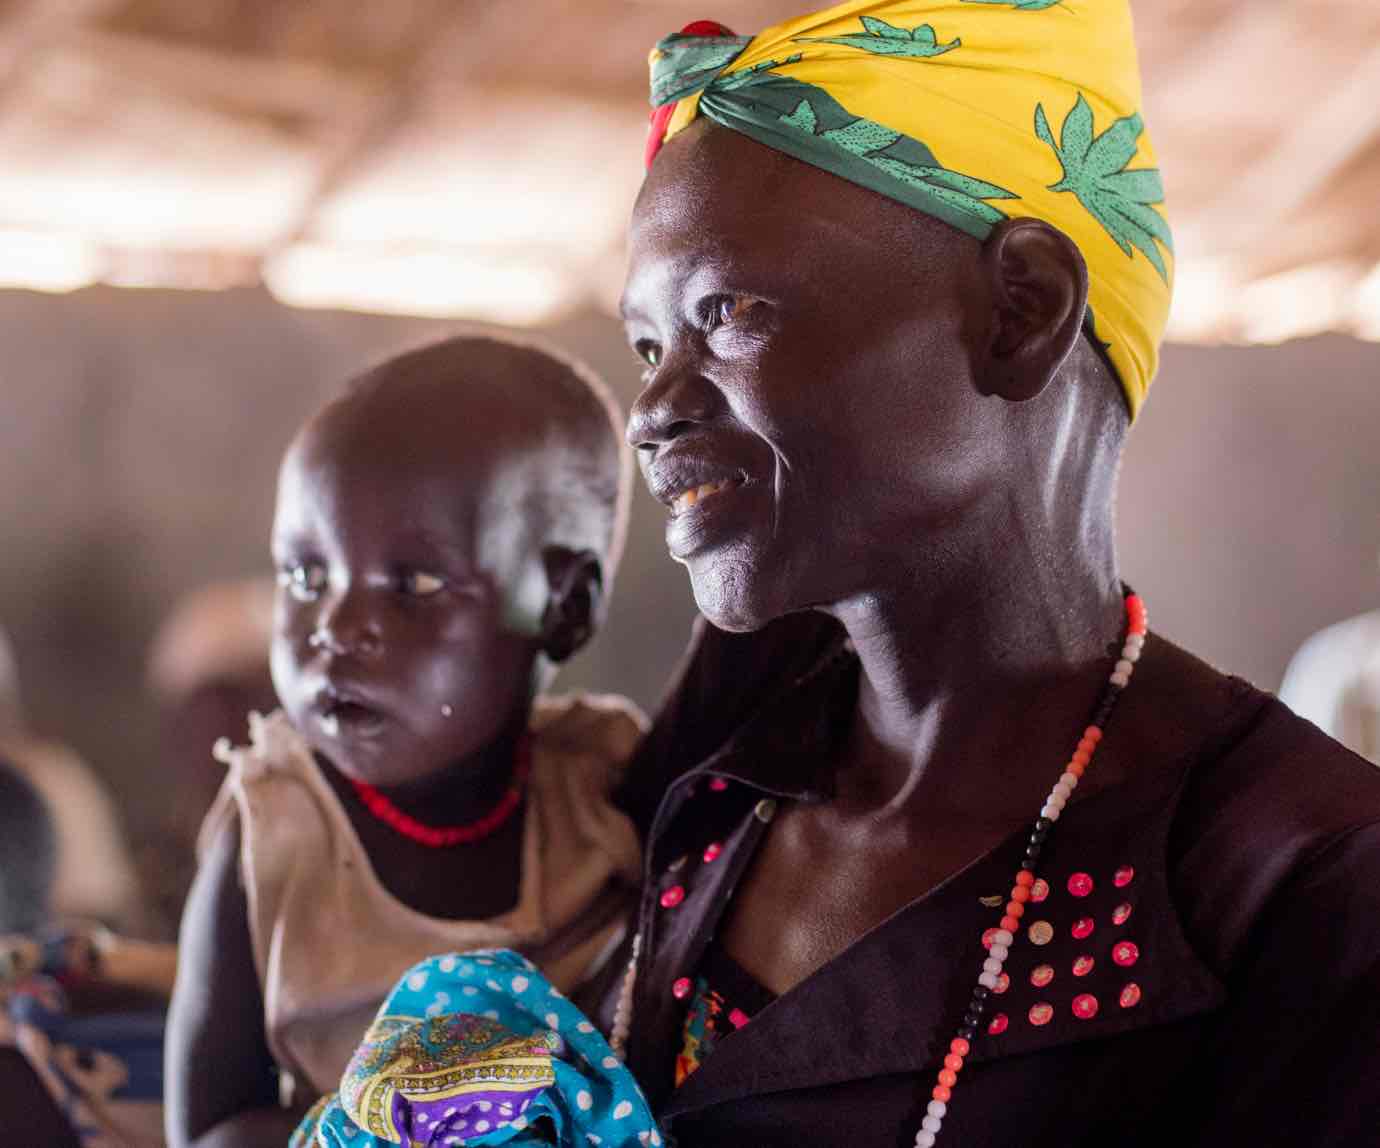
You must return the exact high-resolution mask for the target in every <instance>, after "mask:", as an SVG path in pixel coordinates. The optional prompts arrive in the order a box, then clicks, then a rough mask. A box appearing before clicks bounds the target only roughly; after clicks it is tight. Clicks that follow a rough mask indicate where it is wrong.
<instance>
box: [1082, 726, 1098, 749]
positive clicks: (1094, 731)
mask: <svg viewBox="0 0 1380 1148" xmlns="http://www.w3.org/2000/svg"><path fill="white" fill-rule="evenodd" d="M1083 736H1084V737H1085V738H1087V739H1088V740H1089V741H1090V742H1092V743H1093V745H1096V744H1097V743H1098V742H1099V741H1101V740H1102V730H1101V729H1100V728H1099V727H1098V726H1095V725H1090V726H1088V728H1087V729H1085V730H1084V731H1083Z"/></svg>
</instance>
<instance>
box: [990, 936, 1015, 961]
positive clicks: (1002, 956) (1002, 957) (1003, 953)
mask: <svg viewBox="0 0 1380 1148" xmlns="http://www.w3.org/2000/svg"><path fill="white" fill-rule="evenodd" d="M987 951H988V952H989V953H991V954H992V956H993V957H994V958H995V959H996V960H998V961H1002V962H1005V961H1006V958H1007V957H1009V956H1010V955H1011V950H1010V949H1009V948H1007V946H1005V945H1000V944H998V943H997V942H996V941H993V942H992V947H991V948H990V949H988V950H987Z"/></svg>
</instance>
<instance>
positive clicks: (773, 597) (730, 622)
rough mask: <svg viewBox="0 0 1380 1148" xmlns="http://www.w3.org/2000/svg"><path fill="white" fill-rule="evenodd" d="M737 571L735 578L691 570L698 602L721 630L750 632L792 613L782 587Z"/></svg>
mask: <svg viewBox="0 0 1380 1148" xmlns="http://www.w3.org/2000/svg"><path fill="white" fill-rule="evenodd" d="M737 573H738V574H739V576H738V577H731V578H723V577H699V576H697V575H696V573H695V571H694V570H693V569H692V570H691V573H690V585H691V588H692V589H693V590H694V593H695V605H696V606H698V607H699V611H700V613H701V614H703V615H704V616H705V617H706V618H707V619H709V621H710V623H712V624H713V625H714V626H715V627H716V628H717V629H720V630H725V631H727V632H728V633H730V634H748V633H751V632H752V631H754V630H760V629H761V628H762V627H763V626H765V625H767V624H768V623H770V622H773V621H775V620H776V619H777V618H779V617H781V616H782V615H783V614H787V613H789V612H790V611H789V609H788V608H787V607H785V606H784V605H782V604H781V603H780V602H779V601H778V600H777V599H778V598H779V587H772V586H762V585H760V584H758V583H757V582H756V580H755V579H751V578H747V577H744V576H743V575H744V574H745V573H746V572H745V571H741V570H740V571H738V572H737Z"/></svg>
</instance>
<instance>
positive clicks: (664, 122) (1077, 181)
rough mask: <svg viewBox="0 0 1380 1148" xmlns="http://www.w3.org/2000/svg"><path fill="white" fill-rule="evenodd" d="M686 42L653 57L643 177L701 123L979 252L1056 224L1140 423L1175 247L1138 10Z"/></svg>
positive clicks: (867, 13) (892, 19) (898, 1)
mask: <svg viewBox="0 0 1380 1148" xmlns="http://www.w3.org/2000/svg"><path fill="white" fill-rule="evenodd" d="M690 29H691V31H690V32H689V33H688V34H687V33H681V34H677V35H673V36H668V37H667V38H666V39H664V40H662V41H661V42H660V43H659V44H658V45H657V47H656V49H655V51H653V53H652V56H651V70H652V91H651V98H652V106H653V108H654V112H653V116H652V139H651V140H650V141H649V146H648V163H649V164H650V163H651V162H652V159H653V158H654V157H655V155H656V151H657V149H658V148H659V147H660V146H661V144H662V143H663V142H665V141H666V140H669V139H671V138H672V137H673V136H675V135H676V134H677V133H678V132H680V131H682V130H683V129H684V128H686V127H688V126H689V124H690V123H691V122H692V121H693V120H694V119H695V117H696V116H699V115H703V116H706V117H708V118H709V119H711V120H713V121H714V122H715V123H718V124H721V125H723V126H724V127H727V128H731V129H732V130H734V131H737V132H741V133H743V134H744V135H747V136H750V137H751V138H752V139H755V140H757V141H758V142H759V143H762V144H765V145H766V146H767V147H771V148H774V149H776V150H778V151H781V152H785V153H786V154H787V155H791V156H794V157H795V158H796V159H799V160H802V161H804V162H805V163H808V164H812V165H813V166H815V167H820V168H823V169H824V170H826V171H830V172H833V173H834V174H835V175H838V176H841V177H842V178H844V179H847V180H850V181H851V182H853V183H857V184H861V185H862V186H864V187H867V188H870V189H871V190H873V191H876V192H879V193H880V194H882V195H885V196H888V197H889V198H891V199H895V200H898V201H900V202H901V203H905V204H908V205H909V206H911V207H914V208H916V209H917V210H919V211H923V212H925V213H926V214H928V215H931V216H934V217H935V218H937V219H940V220H943V221H944V222H945V223H948V224H949V225H951V226H953V227H956V228H958V229H959V230H961V231H964V232H967V233H968V234H969V235H972V236H974V237H976V238H978V239H985V238H986V237H987V235H988V234H989V233H990V232H991V229H992V227H993V226H994V225H996V224H997V223H999V222H1001V221H1002V220H1003V219H1007V218H1018V217H1034V218H1037V219H1043V220H1045V221H1047V222H1048V223H1050V224H1052V225H1054V226H1055V227H1057V228H1059V230H1061V231H1063V232H1064V233H1065V234H1067V235H1068V236H1069V237H1070V238H1071V239H1073V241H1074V242H1075V243H1077V245H1078V247H1079V249H1080V250H1081V251H1082V253H1083V257H1084V259H1085V260H1086V262H1087V265H1088V274H1089V280H1090V282H1089V289H1088V312H1089V313H1088V316H1087V321H1086V329H1087V333H1088V336H1089V338H1091V339H1093V340H1095V341H1096V343H1097V344H1098V345H1099V346H1100V347H1102V348H1103V350H1104V351H1105V353H1106V355H1107V357H1108V358H1109V359H1110V361H1111V363H1112V364H1113V366H1114V367H1115V369H1116V371H1117V374H1118V376H1119V377H1120V380H1121V383H1122V386H1123V387H1124V388H1125V391H1126V396H1127V400H1128V403H1129V405H1130V409H1131V413H1132V415H1133V416H1134V415H1135V414H1136V413H1137V412H1138V411H1139V409H1140V406H1141V404H1142V402H1143V401H1144V398H1145V393H1146V390H1147V389H1148V387H1149V386H1150V381H1151V380H1152V379H1153V378H1154V375H1155V370H1156V366H1157V364H1158V358H1159V342H1160V339H1161V337H1162V336H1163V333H1164V326H1165V322H1166V320H1167V318H1168V314H1169V300H1170V293H1171V280H1172V263H1173V260H1172V253H1173V240H1172V237H1171V235H1170V231H1169V225H1168V223H1167V222H1166V220H1165V217H1164V215H1163V213H1162V211H1161V210H1160V209H1158V208H1157V207H1156V206H1155V205H1157V204H1160V203H1162V202H1163V199H1164V189H1163V187H1162V185H1161V181H1160V174H1159V171H1158V169H1157V167H1156V165H1155V154H1154V151H1153V149H1152V148H1151V145H1150V141H1149V138H1148V137H1147V136H1146V135H1145V130H1144V124H1143V122H1142V120H1141V116H1140V105H1141V91H1140V71H1139V66H1138V63H1137V59H1136V50H1135V43H1134V41H1133V38H1132V34H1131V13H1130V7H1129V0H883V2H876V0H872V2H867V0H851V2H850V3H845V4H836V5H834V6H833V7H831V8H827V9H825V10H824V11H822V12H818V13H815V14H813V15H809V16H802V17H800V18H798V19H795V20H790V21H787V22H786V23H783V24H779V25H777V26H776V27H774V28H769V29H767V30H766V31H765V32H763V33H761V34H760V35H758V36H756V37H753V38H749V37H745V36H732V35H730V34H727V33H726V30H724V29H716V28H715V26H705V25H691V26H690ZM705 31H710V32H718V33H723V34H709V35H705V34H699V33H702V32H705Z"/></svg>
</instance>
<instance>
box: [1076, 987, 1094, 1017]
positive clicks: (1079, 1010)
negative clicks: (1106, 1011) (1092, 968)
mask: <svg viewBox="0 0 1380 1148" xmlns="http://www.w3.org/2000/svg"><path fill="white" fill-rule="evenodd" d="M1097 1007H1098V1006H1097V998H1096V997H1095V996H1093V995H1092V993H1079V994H1078V996H1076V997H1074V998H1073V1015H1074V1016H1076V1017H1077V1018H1078V1019H1079V1020H1092V1018H1093V1017H1095V1016H1096V1015H1097Z"/></svg>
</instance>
